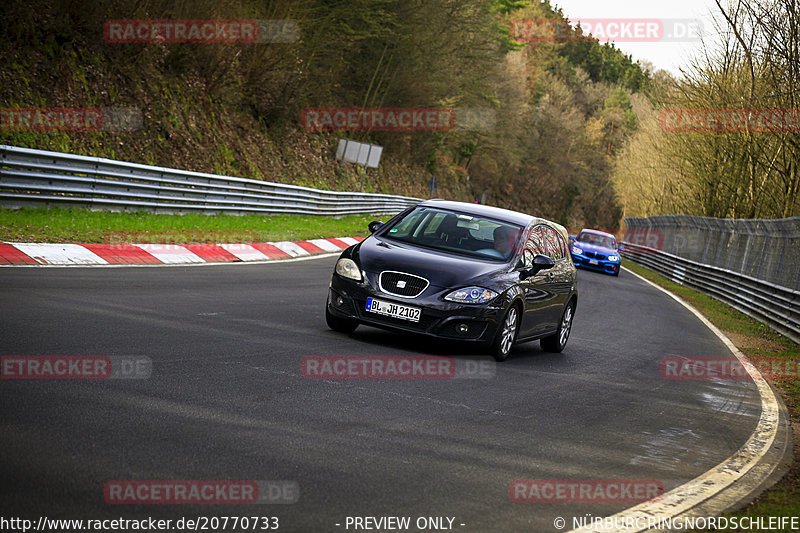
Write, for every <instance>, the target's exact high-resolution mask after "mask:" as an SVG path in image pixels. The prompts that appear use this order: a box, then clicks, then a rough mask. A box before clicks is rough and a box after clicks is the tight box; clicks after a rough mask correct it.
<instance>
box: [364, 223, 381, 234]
mask: <svg viewBox="0 0 800 533" xmlns="http://www.w3.org/2000/svg"><path fill="white" fill-rule="evenodd" d="M381 226H383V222H381V221H380V220H373V221H372V222H370V223H369V225H368V226H367V228H368V229H369V232H370V233H375V232H376V231H378V230H379V229H381Z"/></svg>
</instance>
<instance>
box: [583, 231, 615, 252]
mask: <svg viewBox="0 0 800 533" xmlns="http://www.w3.org/2000/svg"><path fill="white" fill-rule="evenodd" d="M576 240H577V241H579V242H585V243H586V244H593V245H595V246H602V247H603V248H611V249H612V250H616V249H617V239H615V238H614V237H607V236H605V235H597V234H596V233H581V234H580V235H578V238H577V239H576Z"/></svg>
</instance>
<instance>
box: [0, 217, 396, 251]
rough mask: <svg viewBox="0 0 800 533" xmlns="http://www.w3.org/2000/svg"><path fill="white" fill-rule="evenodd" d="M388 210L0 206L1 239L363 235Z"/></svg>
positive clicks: (180, 240)
mask: <svg viewBox="0 0 800 533" xmlns="http://www.w3.org/2000/svg"><path fill="white" fill-rule="evenodd" d="M388 218H389V217H388V216H383V217H376V216H372V215H366V216H365V215H355V216H347V217H339V218H336V217H326V216H310V215H309V216H305V215H274V216H264V215H241V216H237V215H203V214H185V215H165V214H154V213H146V212H124V213H112V212H108V211H90V210H88V209H63V208H54V209H46V208H30V209H0V241H6V242H52V243H104V244H130V243H138V244H144V243H154V244H191V243H241V242H267V241H297V240H306V239H319V238H326V237H365V236H366V235H368V234H369V231H368V230H367V224H368V223H369V222H370V221H372V220H376V219H379V220H383V221H385V220H387V219H388Z"/></svg>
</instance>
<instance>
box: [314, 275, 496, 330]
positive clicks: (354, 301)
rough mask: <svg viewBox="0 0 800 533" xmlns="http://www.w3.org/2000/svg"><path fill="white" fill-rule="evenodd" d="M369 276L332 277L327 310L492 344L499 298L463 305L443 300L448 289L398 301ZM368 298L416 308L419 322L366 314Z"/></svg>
mask: <svg viewBox="0 0 800 533" xmlns="http://www.w3.org/2000/svg"><path fill="white" fill-rule="evenodd" d="M370 276H371V275H370V274H367V278H368V281H367V282H356V281H351V280H348V279H345V278H342V277H341V276H339V275H336V274H334V275H333V278H332V279H331V285H330V289H329V291H328V302H327V306H328V311H329V312H331V313H332V314H333V315H335V316H338V317H341V318H349V319H351V320H356V321H357V322H359V323H361V324H366V325H369V326H374V327H378V328H384V329H391V330H395V331H403V332H409V333H416V334H421V335H428V336H432V337H438V338H443V339H452V340H459V341H469V342H491V341H492V340H493V339H494V337H495V335H496V333H497V329H498V327H499V325H500V322H501V320H502V318H503V313H504V311H505V308H504V307H503V306H502V300H501V299H502V297H500V298H498V299H496V300H494V301H493V302H492V303H490V304H480V305H463V304H458V303H455V302H448V301H445V300H443V299H442V296H443V295H444V294H446V293H448V292H450V289H448V290H440V291H436V290H435V289H433V288H432V287H429V288H428V289H427V290H426V291H425V292H423V294H422V295H420V296H418V297H417V298H399V297H397V296H394V295H392V294H387V293H385V292H383V291H381V290H380V289H378V288H377V287H376V285H377V284H373V283H372V282H370V281H369V278H370ZM431 289H433V290H431ZM367 298H375V299H378V300H382V301H384V302H391V303H396V304H399V305H405V306H411V307H418V308H420V309H421V314H420V319H419V321H418V322H411V321H409V320H404V319H401V318H393V317H389V316H384V315H379V314H377V313H373V312H370V311H367V310H366V308H367ZM498 300H501V301H500V302H498ZM463 326H466V331H464V328H463Z"/></svg>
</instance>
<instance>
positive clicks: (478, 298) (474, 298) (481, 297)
mask: <svg viewBox="0 0 800 533" xmlns="http://www.w3.org/2000/svg"><path fill="white" fill-rule="evenodd" d="M495 298H497V293H496V292H494V291H490V290H489V289H484V288H483V287H464V288H463V289H456V290H454V291H453V292H451V293H449V294H448V295H447V296H445V297H444V299H445V300H447V301H449V302H457V303H460V304H483V303H486V302H489V301H491V300H494V299H495Z"/></svg>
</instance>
